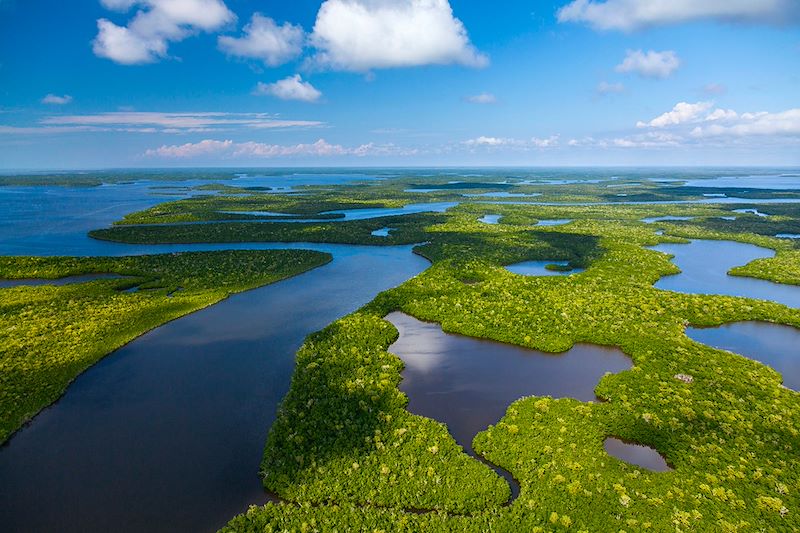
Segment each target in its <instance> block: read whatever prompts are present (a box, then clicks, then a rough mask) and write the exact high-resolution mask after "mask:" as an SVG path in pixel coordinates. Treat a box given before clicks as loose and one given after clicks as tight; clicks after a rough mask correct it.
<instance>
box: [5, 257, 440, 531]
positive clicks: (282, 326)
mask: <svg viewBox="0 0 800 533" xmlns="http://www.w3.org/2000/svg"><path fill="white" fill-rule="evenodd" d="M315 248H316V249H319V250H323V251H329V252H332V253H333V254H334V256H335V259H334V261H333V263H331V264H329V265H327V266H325V267H322V268H319V269H317V270H314V271H311V272H308V273H306V274H303V275H301V276H299V277H297V278H293V279H290V280H287V281H283V282H280V283H277V284H275V285H271V286H268V287H264V288H261V289H257V290H254V291H250V292H247V293H243V294H239V295H235V296H233V297H231V298H229V299H228V300H226V301H224V302H222V303H219V304H217V305H215V306H213V307H210V308H208V309H205V310H203V311H199V312H197V313H194V314H192V315H189V316H187V317H185V318H182V319H180V320H177V321H175V322H171V323H169V324H166V325H164V326H162V327H160V328H158V329H156V330H154V331H152V332H150V333H147V334H145V335H144V336H142V337H139V338H138V339H136V340H135V341H133V342H131V343H130V344H128V345H127V346H126V347H124V348H122V349H120V350H118V351H117V352H115V353H113V354H111V355H110V356H108V357H107V358H105V359H104V360H102V361H101V362H100V363H98V364H97V365H95V366H94V367H92V368H91V369H89V370H88V371H87V372H85V373H84V374H82V375H81V376H80V377H79V378H78V379H77V380H76V381H75V382H74V383H73V384H72V386H70V388H69V389H68V391H67V393H66V395H65V396H64V397H63V398H62V399H61V400H60V401H59V402H58V403H56V404H55V405H53V406H52V407H51V408H49V409H46V410H45V411H43V412H42V413H41V414H40V415H39V416H37V417H36V418H35V419H34V421H33V423H32V424H31V425H30V426H28V427H26V428H24V429H23V430H22V431H20V432H19V433H17V434H16V435H15V436H14V437H13V438H12V439H11V440H10V442H9V443H8V445H6V446H4V447H3V448H0V480H2V484H0V524H3V529H4V530H5V531H20V532H23V531H24V532H37V531H42V532H45V531H48V532H50V531H59V532H73V531H74V532H92V531H97V532H101V531H102V532H105V531H131V532H134V531H136V532H139V531H165V532H167V531H169V532H173V531H213V530H215V529H216V528H218V527H220V526H222V525H224V524H225V523H226V522H227V521H228V520H229V519H230V518H232V517H233V516H234V515H236V514H238V513H240V512H243V511H244V510H246V508H247V506H248V505H249V504H255V503H263V502H264V501H265V500H266V495H265V493H264V491H263V488H262V487H261V483H260V480H259V478H258V476H257V470H258V465H259V462H260V460H261V454H262V451H263V448H264V442H265V440H266V436H267V430H268V429H269V427H270V425H271V424H272V422H273V421H274V418H275V410H276V407H277V405H278V402H279V401H280V400H281V398H283V396H284V394H285V393H286V391H287V390H288V386H289V382H290V379H291V375H292V372H293V368H294V354H295V352H296V350H297V349H298V348H299V347H300V344H301V343H302V341H303V339H304V338H305V336H306V335H308V334H310V333H312V332H314V331H317V330H319V329H322V328H323V327H325V326H326V325H328V324H329V323H331V322H332V321H333V320H335V319H336V318H338V317H341V316H343V315H345V314H346V313H349V312H352V311H354V310H356V309H358V308H359V307H361V306H362V305H364V304H365V303H367V302H368V301H369V300H371V299H372V298H373V297H374V296H375V295H376V294H377V293H378V292H380V291H383V290H385V289H388V288H390V287H393V286H396V285H398V284H400V283H401V282H403V281H405V280H406V279H408V278H410V277H412V276H414V275H416V274H417V273H419V272H421V271H422V270H423V269H424V268H426V266H427V262H426V261H425V260H423V259H422V258H419V257H417V256H415V255H413V254H412V253H411V248H410V247H396V248H370V247H357V246H340V247H328V246H317V247H315Z"/></svg>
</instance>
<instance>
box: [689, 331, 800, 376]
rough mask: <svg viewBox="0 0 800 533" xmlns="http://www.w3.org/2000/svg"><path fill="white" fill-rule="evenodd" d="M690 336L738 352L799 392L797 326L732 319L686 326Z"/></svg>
mask: <svg viewBox="0 0 800 533" xmlns="http://www.w3.org/2000/svg"><path fill="white" fill-rule="evenodd" d="M686 335H688V336H689V337H690V338H691V339H693V340H695V341H697V342H701V343H703V344H707V345H709V346H713V347H714V348H718V349H720V350H727V351H729V352H734V353H738V354H740V355H743V356H745V357H749V358H750V359H754V360H756V361H759V362H761V363H764V364H765V365H768V366H770V367H772V368H774V369H775V370H777V371H778V372H780V373H781V375H783V384H784V385H785V386H786V387H787V388H789V389H792V390H795V391H800V329H797V328H793V327H790V326H784V325H780V324H770V323H768V322H736V323H733V324H726V325H724V326H720V327H718V328H687V330H686Z"/></svg>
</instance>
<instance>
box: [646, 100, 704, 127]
mask: <svg viewBox="0 0 800 533" xmlns="http://www.w3.org/2000/svg"><path fill="white" fill-rule="evenodd" d="M713 105H714V103H713V102H697V103H695V104H690V103H687V102H679V103H677V104H675V107H673V108H672V110H671V111H667V112H666V113H664V114H662V115H659V116H657V117H656V118H654V119H653V120H651V121H649V122H641V121H640V122H638V123H637V124H636V127H638V128H647V127H650V128H664V127H666V126H676V125H678V124H685V123H687V122H697V121H698V120H701V117H702V116H703V114H704V113H705V112H706V111H708V110H709V109H711V107H712V106H713Z"/></svg>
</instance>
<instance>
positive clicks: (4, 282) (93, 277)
mask: <svg viewBox="0 0 800 533" xmlns="http://www.w3.org/2000/svg"><path fill="white" fill-rule="evenodd" d="M122 277H123V276H120V275H119V274H86V275H83V276H69V277H66V278H58V279H0V289H8V288H11V287H35V286H38V285H54V286H61V285H72V284H74V283H86V282H87V281H99V280H104V279H120V278H122Z"/></svg>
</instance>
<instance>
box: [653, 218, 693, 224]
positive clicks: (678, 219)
mask: <svg viewBox="0 0 800 533" xmlns="http://www.w3.org/2000/svg"><path fill="white" fill-rule="evenodd" d="M693 219H694V217H670V216H666V217H650V218H643V219H642V222H644V223H645V224H655V223H656V222H673V221H674V222H677V221H680V220H693Z"/></svg>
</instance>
